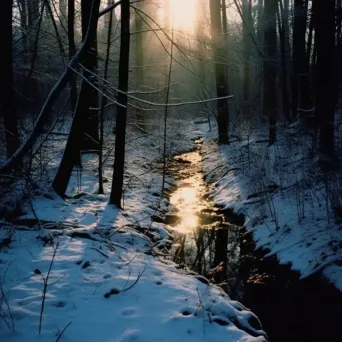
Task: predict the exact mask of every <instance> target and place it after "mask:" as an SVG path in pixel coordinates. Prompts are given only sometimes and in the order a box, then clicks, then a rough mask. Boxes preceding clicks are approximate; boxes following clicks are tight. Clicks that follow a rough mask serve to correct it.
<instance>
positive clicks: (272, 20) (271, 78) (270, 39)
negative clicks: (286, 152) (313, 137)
mask: <svg viewBox="0 0 342 342" xmlns="http://www.w3.org/2000/svg"><path fill="white" fill-rule="evenodd" d="M264 3H265V7H264V23H265V26H264V36H265V38H264V39H265V58H264V77H263V78H264V88H263V90H264V95H263V112H264V115H267V117H268V120H269V144H270V145H272V144H273V143H274V142H275V141H276V132H277V127H276V125H277V95H276V91H275V89H276V77H277V67H276V57H277V56H276V55H277V28H276V14H277V1H274V0H265V2H264Z"/></svg>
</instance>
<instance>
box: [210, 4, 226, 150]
mask: <svg viewBox="0 0 342 342" xmlns="http://www.w3.org/2000/svg"><path fill="white" fill-rule="evenodd" d="M220 7H221V6H220V1H217V0H210V32H211V40H212V45H213V54H214V61H215V76H216V94H217V97H224V96H227V95H228V84H227V81H226V79H225V72H224V69H225V66H224V64H223V55H224V51H223V49H222V46H224V40H223V35H222V24H221V8H220ZM217 123H218V135H219V137H218V142H219V143H220V144H228V143H229V135H228V131H229V128H228V126H229V108H228V100H227V99H220V100H217Z"/></svg>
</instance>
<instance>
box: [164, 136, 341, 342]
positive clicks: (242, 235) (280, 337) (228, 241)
mask: <svg viewBox="0 0 342 342" xmlns="http://www.w3.org/2000/svg"><path fill="white" fill-rule="evenodd" d="M201 143H202V141H201V140H197V141H196V144H195V145H196V149H195V150H194V151H192V152H189V153H185V154H182V155H179V156H176V157H175V158H174V162H173V163H172V165H171V168H170V171H171V172H172V173H173V175H175V176H176V178H177V186H176V187H175V188H174V190H173V191H171V193H170V198H169V199H170V202H171V208H170V210H169V212H168V213H167V214H166V223H167V224H168V226H169V228H170V229H171V230H173V233H174V236H175V243H174V246H173V252H174V260H175V261H176V262H178V263H180V264H183V266H184V267H187V268H190V269H191V270H193V271H195V272H198V273H199V274H201V275H204V276H206V277H207V278H208V279H210V281H212V282H214V283H217V284H219V285H220V286H221V287H222V288H223V289H224V290H225V291H226V292H227V293H228V294H229V295H230V297H231V298H232V299H234V300H238V301H241V302H242V303H243V304H244V305H246V306H247V307H249V308H250V309H251V310H252V311H253V312H254V313H255V314H256V315H257V316H258V317H259V318H260V320H261V323H262V324H263V328H264V330H265V331H266V332H267V334H268V336H269V339H270V341H277V342H285V341H298V342H299V341H313V342H315V341H340V337H341V336H342V328H341V326H340V321H341V319H342V296H341V293H340V292H339V291H338V290H337V289H336V288H335V287H333V286H332V285H330V284H328V283H327V282H326V281H324V280H323V278H322V277H321V276H320V274H314V275H312V276H310V277H308V278H306V279H303V280H300V276H299V273H298V272H295V271H292V270H291V267H290V265H280V264H279V263H278V261H277V259H276V257H269V258H265V255H266V254H267V252H268V251H267V250H257V249H256V246H255V243H254V241H253V238H252V236H251V234H249V233H247V232H246V231H245V230H244V228H243V223H244V219H243V217H242V216H241V215H236V214H234V213H233V212H232V211H230V210H226V211H222V210H220V208H218V207H216V206H215V205H214V202H213V201H212V200H211V199H210V197H209V196H208V187H207V184H206V183H205V181H204V180H203V173H202V165H201V163H202V157H201V154H200V151H201Z"/></svg>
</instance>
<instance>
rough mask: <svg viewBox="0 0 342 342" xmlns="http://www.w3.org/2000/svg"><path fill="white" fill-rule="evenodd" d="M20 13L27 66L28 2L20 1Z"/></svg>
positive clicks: (24, 56)
mask: <svg viewBox="0 0 342 342" xmlns="http://www.w3.org/2000/svg"><path fill="white" fill-rule="evenodd" d="M18 5H19V12H20V29H21V39H22V51H23V62H24V64H27V62H28V58H27V57H28V56H27V4H26V0H18Z"/></svg>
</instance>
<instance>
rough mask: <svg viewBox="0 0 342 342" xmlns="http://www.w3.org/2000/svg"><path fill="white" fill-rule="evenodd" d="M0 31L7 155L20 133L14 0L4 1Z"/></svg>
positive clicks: (0, 100) (1, 110) (1, 102)
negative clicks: (15, 88) (16, 104)
mask: <svg viewBox="0 0 342 342" xmlns="http://www.w3.org/2000/svg"><path fill="white" fill-rule="evenodd" d="M0 32H1V37H2V44H1V47H2V49H1V50H2V53H1V54H2V59H1V64H2V65H1V67H2V74H1V77H0V114H1V116H2V117H3V120H4V127H5V136H6V146H7V157H10V156H11V155H12V154H13V153H14V152H15V151H16V150H17V148H18V147H19V144H20V141H19V133H18V128H17V121H16V117H15V111H14V102H13V65H12V1H11V0H6V1H4V2H3V3H2V6H1V11H0Z"/></svg>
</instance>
